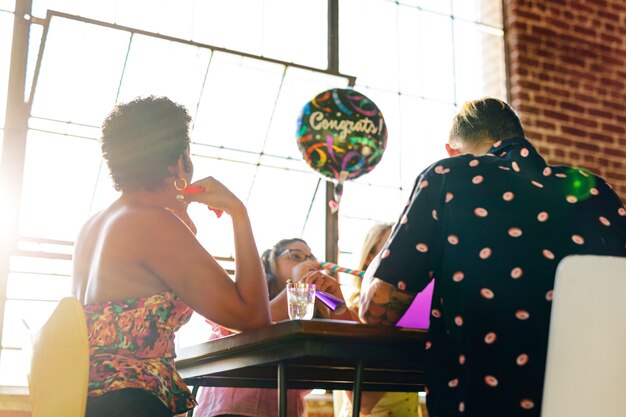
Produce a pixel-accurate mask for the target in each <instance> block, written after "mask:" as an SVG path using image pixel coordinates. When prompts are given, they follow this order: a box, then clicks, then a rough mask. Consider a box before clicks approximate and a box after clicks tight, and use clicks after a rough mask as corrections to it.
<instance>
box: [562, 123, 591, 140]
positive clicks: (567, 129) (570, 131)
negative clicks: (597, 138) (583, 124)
mask: <svg viewBox="0 0 626 417" xmlns="http://www.w3.org/2000/svg"><path fill="white" fill-rule="evenodd" d="M561 131H562V132H563V133H567V134H568V135H574V136H576V137H577V138H581V139H582V138H584V137H586V136H587V132H585V131H584V130H580V129H576V128H573V127H569V126H561Z"/></svg>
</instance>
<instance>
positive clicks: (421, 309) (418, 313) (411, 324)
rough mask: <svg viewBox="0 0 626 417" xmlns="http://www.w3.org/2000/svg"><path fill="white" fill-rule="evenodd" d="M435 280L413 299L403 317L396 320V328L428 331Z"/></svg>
mask: <svg viewBox="0 0 626 417" xmlns="http://www.w3.org/2000/svg"><path fill="white" fill-rule="evenodd" d="M434 287H435V280H431V281H430V283H428V285H427V286H426V287H425V288H424V289H423V290H422V291H421V292H420V293H419V294H417V295H416V296H415V298H414V299H413V302H412V303H411V305H410V306H409V309H408V310H407V311H406V313H404V316H402V317H401V318H400V320H398V322H397V323H396V327H408V328H411V329H428V325H429V324H430V303H431V301H432V299H433V288H434Z"/></svg>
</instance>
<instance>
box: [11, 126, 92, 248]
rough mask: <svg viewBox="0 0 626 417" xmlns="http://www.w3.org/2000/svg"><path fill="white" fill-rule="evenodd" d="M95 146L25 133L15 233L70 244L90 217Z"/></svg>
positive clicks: (44, 134)
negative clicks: (19, 199) (20, 192)
mask: <svg viewBox="0 0 626 417" xmlns="http://www.w3.org/2000/svg"><path fill="white" fill-rule="evenodd" d="M100 162H101V154H100V147H99V144H98V142H97V141H94V140H89V139H81V138H77V137H72V136H61V135H53V134H49V133H44V132H35V131H32V130H31V131H30V132H29V134H28V141H27V145H26V162H25V167H24V189H23V194H22V207H21V210H22V211H21V214H20V233H21V234H22V235H25V236H39V237H46V238H50V239H59V240H69V241H73V240H74V239H75V238H76V236H77V234H78V231H79V230H80V227H81V225H82V223H83V222H84V221H85V220H86V219H87V217H88V216H89V214H90V213H91V212H92V209H91V205H92V196H93V194H94V191H93V190H94V189H95V187H96V184H97V181H98V179H99V178H100Z"/></svg>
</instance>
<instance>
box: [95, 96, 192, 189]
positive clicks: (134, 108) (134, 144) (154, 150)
mask: <svg viewBox="0 0 626 417" xmlns="http://www.w3.org/2000/svg"><path fill="white" fill-rule="evenodd" d="M190 123H191V117H190V116H189V113H187V110H186V109H185V108H184V107H183V106H181V105H180V104H176V103H174V102H173V101H171V100H170V99H168V98H167V97H155V96H149V97H144V98H136V99H135V100H133V101H130V102H128V103H124V104H118V105H116V106H115V108H114V109H113V111H112V112H111V113H110V114H109V116H108V117H107V118H106V120H105V121H104V123H103V124H102V138H101V146H102V156H103V157H104V159H105V160H106V162H107V165H108V167H109V171H110V172H111V179H112V180H113V185H114V186H115V189H116V190H117V191H123V190H130V191H133V190H138V189H145V190H148V191H154V190H156V189H158V188H160V187H162V186H163V180H164V179H165V178H167V177H171V176H172V175H173V172H171V170H170V168H171V167H172V166H173V165H176V163H177V161H178V158H180V157H181V155H184V153H185V151H186V150H187V148H188V146H189V124H190Z"/></svg>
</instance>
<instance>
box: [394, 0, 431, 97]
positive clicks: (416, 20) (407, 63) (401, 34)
mask: <svg viewBox="0 0 626 417" xmlns="http://www.w3.org/2000/svg"><path fill="white" fill-rule="evenodd" d="M420 15H421V12H420V11H419V10H418V9H416V8H413V7H399V8H398V49H399V59H400V62H399V69H400V75H399V76H400V90H401V91H402V93H403V94H413V95H420V94H422V90H423V87H422V84H423V81H424V74H423V68H424V67H425V65H424V60H423V57H422V56H421V55H422V54H421V50H422V48H423V47H422V43H424V42H428V39H423V38H422V37H421V34H420Z"/></svg>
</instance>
